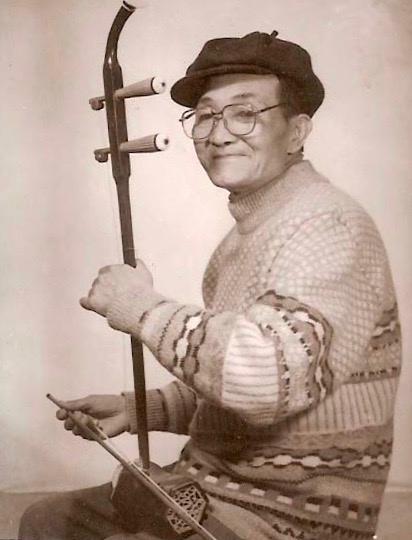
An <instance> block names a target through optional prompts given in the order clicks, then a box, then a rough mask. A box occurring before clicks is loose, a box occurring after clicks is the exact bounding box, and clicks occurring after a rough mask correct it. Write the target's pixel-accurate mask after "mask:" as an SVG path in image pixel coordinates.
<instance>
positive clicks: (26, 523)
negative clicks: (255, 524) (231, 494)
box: [18, 484, 240, 540]
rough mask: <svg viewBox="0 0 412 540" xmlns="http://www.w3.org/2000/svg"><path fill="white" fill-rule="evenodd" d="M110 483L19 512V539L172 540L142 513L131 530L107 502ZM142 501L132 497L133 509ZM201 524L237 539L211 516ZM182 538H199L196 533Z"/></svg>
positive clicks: (219, 535)
mask: <svg viewBox="0 0 412 540" xmlns="http://www.w3.org/2000/svg"><path fill="white" fill-rule="evenodd" d="M111 491H112V486H111V484H103V485H102V486H98V487H93V488H90V489H82V490H78V491H68V492H65V493H60V494H57V495H53V496H51V497H47V498H45V499H43V500H41V501H39V502H37V503H35V504H33V505H32V506H30V507H29V508H28V509H27V510H26V511H25V512H24V514H23V516H22V518H21V521H20V529H19V536H18V538H19V540H105V539H108V538H110V539H111V540H132V539H133V540H158V539H162V540H173V537H174V538H176V536H175V535H174V534H172V535H171V534H170V529H169V528H166V527H165V525H164V524H163V523H162V522H161V521H160V520H158V519H156V518H153V517H150V516H147V514H146V516H145V515H143V516H142V518H141V519H140V521H139V523H138V525H137V524H136V523H134V525H133V530H131V527H130V526H128V525H126V524H125V522H124V521H122V520H121V518H120V517H119V515H118V514H117V513H116V510H115V509H114V507H113V505H112V504H111V502H110V494H111ZM145 502H146V501H145V500H140V501H138V500H135V504H136V510H138V508H139V505H140V507H144V505H145ZM205 527H206V528H207V529H208V530H209V531H210V532H211V533H212V534H214V535H215V536H216V538H219V539H224V540H240V539H239V537H238V536H236V535H235V534H234V533H233V532H232V531H230V530H229V529H227V528H226V527H225V526H224V525H223V523H220V522H219V521H217V520H216V519H215V518H214V517H213V515H210V516H208V518H207V519H206V521H205ZM186 540H201V538H200V536H199V535H198V534H192V535H190V536H189V537H186Z"/></svg>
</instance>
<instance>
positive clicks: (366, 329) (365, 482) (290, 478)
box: [108, 161, 401, 540]
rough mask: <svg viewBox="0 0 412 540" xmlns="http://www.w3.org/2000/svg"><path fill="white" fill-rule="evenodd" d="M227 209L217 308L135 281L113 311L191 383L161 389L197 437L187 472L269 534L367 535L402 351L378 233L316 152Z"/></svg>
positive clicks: (211, 288)
mask: <svg viewBox="0 0 412 540" xmlns="http://www.w3.org/2000/svg"><path fill="white" fill-rule="evenodd" d="M229 209H230V211H231V213H232V215H233V217H234V218H235V220H236V225H235V227H234V228H233V229H232V230H231V231H230V232H229V234H228V235H227V236H226V238H225V239H224V240H223V241H222V243H221V244H220V245H219V246H218V248H217V250H216V251H215V253H214V254H213V256H212V258H211V261H210V263H209V265H208V268H207V270H206V273H205V276H204V282H203V293H204V301H205V308H200V307H198V306H191V305H184V304H179V303H177V302H175V301H172V300H169V299H166V298H164V297H162V296H160V295H159V294H157V293H154V292H151V291H148V290H141V291H136V290H134V291H133V292H131V293H130V294H125V295H124V296H123V297H121V298H119V299H117V300H116V301H115V302H114V303H113V305H112V306H111V307H110V309H109V314H108V321H109V323H110V325H111V326H112V327H113V328H117V329H119V330H122V331H125V332H128V333H131V334H132V335H134V336H136V337H137V338H138V339H140V340H142V341H143V342H144V343H145V344H146V345H147V346H148V347H149V348H150V350H151V351H152V352H153V354H154V355H155V357H156V358H157V359H158V360H159V362H161V364H162V365H163V366H164V367H166V368H167V369H168V370H169V371H170V372H171V373H173V374H174V375H175V376H176V377H177V378H178V379H180V381H182V382H179V383H172V385H175V386H170V385H169V387H166V388H165V389H163V390H162V392H163V396H164V400H165V404H166V405H165V411H166V412H165V420H164V422H163V424H162V425H163V427H165V429H168V430H169V431H173V430H174V431H176V432H179V433H186V432H188V433H189V435H190V437H191V438H190V441H189V443H188V444H187V446H186V448H185V450H184V452H183V454H182V456H181V459H180V461H179V464H178V466H177V470H178V471H180V472H184V473H185V474H189V475H193V476H194V477H195V478H196V479H197V480H198V481H199V482H200V483H201V485H202V486H203V487H204V489H205V490H206V491H207V492H208V493H209V494H211V495H212V496H213V497H215V498H217V499H219V500H221V501H225V504H226V503H229V504H231V505H233V504H235V505H238V506H241V507H243V508H244V509H248V510H249V511H251V512H253V513H255V514H256V515H258V516H259V517H260V518H261V519H263V520H264V521H265V523H267V524H269V525H270V530H271V531H272V532H273V535H272V534H266V536H265V537H267V538H278V539H279V538H300V539H302V540H313V539H314V538H317V539H321V538H328V539H330V540H338V539H339V540H341V539H343V538H345V539H352V538H353V539H370V538H371V537H372V535H373V533H374V531H375V529H376V524H377V516H378V512H379V508H380V504H381V501H382V495H383V490H384V487H385V484H386V480H387V475H388V470H389V463H390V455H391V447H392V418H393V409H394V399H395V394H396V388H397V382H398V375H399V371H400V360H401V344H400V327H399V321H398V313H397V306H396V298H395V293H394V288H393V284H392V279H391V274H390V269H389V264H388V261H387V256H386V252H385V249H384V246H383V244H382V241H381V239H380V236H379V234H378V232H377V230H376V227H375V225H374V224H373V222H372V220H371V218H370V217H369V216H368V215H367V214H366V213H365V211H364V210H363V209H362V208H361V207H360V206H359V205H358V204H357V203H355V202H354V201H353V200H352V199H351V198H350V197H349V196H347V195H345V194H344V193H342V192H341V191H339V190H338V189H336V188H335V187H333V186H332V185H331V184H330V183H329V182H328V181H327V180H326V179H325V178H323V177H322V176H320V175H319V174H318V173H316V171H315V170H314V169H313V167H312V166H311V164H310V163H309V162H307V161H303V162H301V163H298V164H293V165H292V166H291V167H289V168H288V169H287V170H286V171H285V172H284V173H283V174H282V175H280V176H279V177H277V178H276V179H275V180H274V181H273V182H271V183H269V184H267V185H266V186H264V187H263V188H260V189H259V190H257V191H255V192H252V193H249V194H243V195H242V194H239V195H233V194H232V195H231V197H230V202H229ZM176 384H177V386H176ZM178 389H179V391H177V390H178ZM190 389H192V390H194V391H195V392H196V394H197V396H198V399H197V400H195V399H194V398H193V394H192V390H190ZM188 390H189V391H188ZM176 411H179V412H176ZM178 417H179V420H178V419H177V418H178ZM166 426H167V427H166Z"/></svg>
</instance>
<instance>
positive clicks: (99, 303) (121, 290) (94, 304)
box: [80, 260, 153, 317]
mask: <svg viewBox="0 0 412 540" xmlns="http://www.w3.org/2000/svg"><path fill="white" fill-rule="evenodd" d="M142 287H143V288H145V289H148V288H150V289H151V288H153V277H152V274H151V273H150V271H149V270H148V268H147V266H146V265H145V264H144V263H143V262H142V261H140V260H138V261H136V268H132V267H131V266H128V265H127V264H114V265H111V266H105V267H103V268H102V269H101V270H99V274H98V276H97V278H96V279H95V280H94V281H93V284H92V288H91V289H90V291H89V294H88V295H87V296H86V297H84V298H82V299H81V300H80V305H81V306H82V307H84V308H85V309H89V310H91V311H95V312H96V313H98V314H99V315H102V316H103V317H106V315H107V311H108V309H109V307H110V305H111V304H112V303H113V302H114V300H116V298H118V297H119V296H122V295H124V294H127V293H133V291H134V290H136V289H140V288H142Z"/></svg>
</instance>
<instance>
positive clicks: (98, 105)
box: [89, 96, 106, 111]
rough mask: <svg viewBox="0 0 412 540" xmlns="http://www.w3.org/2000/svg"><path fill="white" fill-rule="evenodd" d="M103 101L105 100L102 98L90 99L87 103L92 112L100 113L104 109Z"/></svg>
mask: <svg viewBox="0 0 412 540" xmlns="http://www.w3.org/2000/svg"><path fill="white" fill-rule="evenodd" d="M105 99H106V98H105V97H104V96H98V97H93V98H90V99H89V103H90V106H91V108H92V109H93V110H94V111H100V110H101V109H103V107H104V102H105Z"/></svg>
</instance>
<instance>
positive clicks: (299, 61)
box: [170, 31, 325, 116]
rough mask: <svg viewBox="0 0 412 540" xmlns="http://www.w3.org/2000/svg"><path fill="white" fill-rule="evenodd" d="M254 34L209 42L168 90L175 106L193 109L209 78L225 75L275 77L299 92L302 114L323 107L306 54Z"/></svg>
mask: <svg viewBox="0 0 412 540" xmlns="http://www.w3.org/2000/svg"><path fill="white" fill-rule="evenodd" d="M277 35H278V33H277V32H276V31H275V32H272V34H271V35H269V34H265V33H263V32H253V33H252V34H247V35H246V36H244V37H242V38H219V39H212V40H210V41H208V42H206V44H205V45H204V47H203V49H202V50H201V52H200V54H199V56H198V57H197V58H196V60H195V61H194V62H193V64H191V65H190V66H189V68H188V69H187V71H186V77H183V78H182V79H180V80H178V81H177V82H176V83H175V84H174V85H173V86H172V89H171V92H170V93H171V96H172V99H173V100H174V101H176V103H179V104H180V105H184V106H186V107H195V106H196V104H197V102H198V101H199V99H200V97H201V96H202V94H203V93H204V91H205V87H206V84H207V81H208V79H209V77H212V76H214V75H223V74H228V73H252V74H258V75H265V74H266V75H267V74H272V75H277V76H278V77H287V78H290V79H292V80H293V81H294V82H295V83H296V85H297V86H298V87H299V88H301V90H302V100H303V103H302V104H303V108H304V112H306V113H307V114H308V115H310V116H313V115H314V114H315V112H316V111H317V109H318V108H319V107H320V105H321V104H322V101H323V98H324V96H325V90H324V88H323V85H322V83H321V82H320V80H319V79H318V77H317V76H316V75H315V73H314V72H313V68H312V61H311V58H310V55H309V53H308V52H307V51H306V50H305V49H303V48H302V47H300V46H299V45H296V43H291V42H290V41H283V40H281V39H278V38H277Z"/></svg>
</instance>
